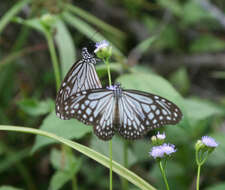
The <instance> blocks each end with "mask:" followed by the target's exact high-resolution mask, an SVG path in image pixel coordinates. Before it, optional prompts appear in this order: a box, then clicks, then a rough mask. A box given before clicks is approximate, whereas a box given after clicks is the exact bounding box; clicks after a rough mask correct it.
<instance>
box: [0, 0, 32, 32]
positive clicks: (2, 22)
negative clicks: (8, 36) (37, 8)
mask: <svg viewBox="0 0 225 190" xmlns="http://www.w3.org/2000/svg"><path fill="white" fill-rule="evenodd" d="M29 2H30V0H23V1H18V2H17V3H15V4H14V6H13V7H12V8H11V9H9V10H8V11H7V12H6V14H4V16H2V17H1V19H0V34H1V32H2V31H3V29H4V28H5V27H6V25H7V24H8V23H9V22H10V20H11V19H12V18H13V17H14V16H15V15H16V14H17V13H19V12H20V10H21V9H22V8H23V7H24V6H25V5H26V4H27V3H29Z"/></svg>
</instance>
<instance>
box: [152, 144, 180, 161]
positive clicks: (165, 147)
mask: <svg viewBox="0 0 225 190" xmlns="http://www.w3.org/2000/svg"><path fill="white" fill-rule="evenodd" d="M176 151H177V150H176V149H175V146H174V145H173V144H167V143H164V144H162V145H160V146H153V147H152V150H151V151H150V152H149V154H150V156H152V157H153V158H154V159H157V158H163V157H164V156H169V155H170V154H172V153H174V152H176Z"/></svg>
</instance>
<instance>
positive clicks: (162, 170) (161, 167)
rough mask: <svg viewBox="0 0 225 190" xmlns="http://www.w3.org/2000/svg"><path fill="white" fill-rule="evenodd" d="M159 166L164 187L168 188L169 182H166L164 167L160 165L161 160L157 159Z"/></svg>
mask: <svg viewBox="0 0 225 190" xmlns="http://www.w3.org/2000/svg"><path fill="white" fill-rule="evenodd" d="M159 168H160V171H161V174H162V176H163V180H164V183H165V185H166V189H167V190H169V189H170V187H169V184H168V181H167V178H166V174H165V171H164V168H163V166H162V162H161V161H159Z"/></svg>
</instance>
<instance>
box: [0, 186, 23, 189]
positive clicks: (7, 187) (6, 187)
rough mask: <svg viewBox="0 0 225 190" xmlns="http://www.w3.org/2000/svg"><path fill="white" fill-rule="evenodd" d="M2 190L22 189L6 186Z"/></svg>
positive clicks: (1, 187)
mask: <svg viewBox="0 0 225 190" xmlns="http://www.w3.org/2000/svg"><path fill="white" fill-rule="evenodd" d="M0 190H22V189H20V188H16V187H12V186H7V185H4V186H0Z"/></svg>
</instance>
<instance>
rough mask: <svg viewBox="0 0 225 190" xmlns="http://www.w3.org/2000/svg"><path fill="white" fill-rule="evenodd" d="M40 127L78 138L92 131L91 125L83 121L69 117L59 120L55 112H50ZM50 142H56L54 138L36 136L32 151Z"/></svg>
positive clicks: (64, 135)
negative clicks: (68, 118) (69, 118)
mask: <svg viewBox="0 0 225 190" xmlns="http://www.w3.org/2000/svg"><path fill="white" fill-rule="evenodd" d="M40 129H42V130H44V131H48V132H51V133H54V134H56V135H59V136H61V137H64V138H67V139H80V138H82V137H83V136H84V135H85V134H87V133H90V132H91V131H92V127H90V126H87V125H84V124H83V123H81V122H79V121H77V120H75V119H71V120H61V119H59V118H58V117H57V116H56V114H55V112H52V113H50V114H49V115H48V116H47V117H46V118H45V119H44V121H43V123H42V125H41V127H40ZM50 143H56V141H55V140H53V139H49V138H44V137H42V136H37V137H36V139H35V144H34V146H33V148H32V152H35V151H37V150H38V149H39V148H40V147H43V146H46V145H49V144H50Z"/></svg>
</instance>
